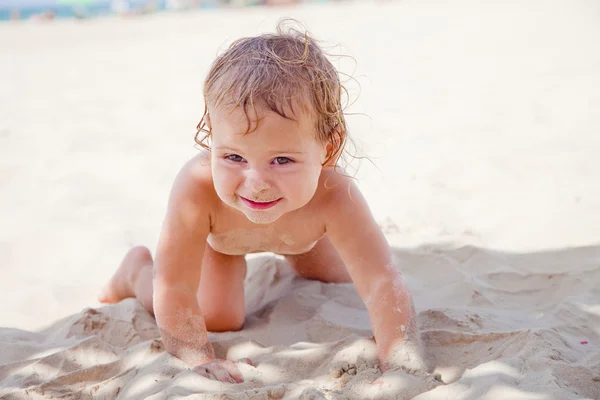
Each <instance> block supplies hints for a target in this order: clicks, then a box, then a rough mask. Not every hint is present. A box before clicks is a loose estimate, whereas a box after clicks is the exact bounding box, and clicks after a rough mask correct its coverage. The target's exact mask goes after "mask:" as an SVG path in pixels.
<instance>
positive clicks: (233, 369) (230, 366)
mask: <svg viewBox="0 0 600 400" xmlns="http://www.w3.org/2000/svg"><path fill="white" fill-rule="evenodd" d="M221 365H222V366H223V367H224V368H225V369H227V372H229V375H230V376H231V377H232V378H233V379H235V381H236V382H237V383H242V382H244V377H243V376H242V373H241V372H240V370H239V369H238V367H237V366H236V365H235V364H234V363H232V362H231V361H225V362H223V364H221Z"/></svg>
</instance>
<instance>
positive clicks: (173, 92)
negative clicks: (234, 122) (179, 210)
mask: <svg viewBox="0 0 600 400" xmlns="http://www.w3.org/2000/svg"><path fill="white" fill-rule="evenodd" d="M280 16H294V17H296V18H299V19H301V20H303V21H304V22H306V23H307V25H308V27H309V28H310V29H311V30H312V31H313V33H314V34H315V35H316V36H317V37H319V38H320V39H323V40H324V41H325V42H326V44H328V45H331V46H334V45H336V44H338V43H339V44H341V47H334V48H332V51H335V52H343V53H346V54H349V55H351V56H353V57H354V58H355V60H356V65H354V63H353V62H352V60H349V59H344V60H341V61H340V64H339V65H340V67H341V68H342V69H343V70H344V71H346V72H348V73H352V74H353V75H354V76H355V77H356V79H357V80H358V82H359V83H360V85H361V88H362V91H361V95H360V97H359V98H358V100H357V102H356V103H355V104H354V105H353V106H352V108H351V109H350V111H352V112H354V113H356V115H352V116H350V117H349V124H350V127H351V129H352V130H351V133H352V134H353V136H354V138H355V141H356V143H357V145H358V146H359V147H360V150H361V152H360V153H358V154H359V155H361V154H363V153H364V154H367V155H369V156H370V157H371V160H372V161H373V164H371V163H369V162H368V161H363V162H362V163H361V164H360V169H359V171H358V173H357V178H358V179H359V185H360V187H361V189H362V190H363V191H364V193H365V196H366V198H367V200H368V201H369V203H370V204H371V206H372V210H373V213H374V215H375V217H376V218H377V220H378V221H380V222H381V225H382V229H383V230H384V232H385V233H386V236H387V238H388V240H389V242H390V244H391V245H392V246H393V247H394V254H395V256H396V259H397V264H398V266H399V268H400V269H401V270H402V272H403V273H404V275H405V279H406V282H407V284H408V286H409V288H410V290H411V291H412V293H413V295H414V300H415V305H416V308H417V312H418V314H419V332H420V334H421V336H422V339H423V343H424V345H425V350H426V354H427V358H428V360H429V361H430V363H431V365H432V367H433V371H432V372H434V373H437V374H439V376H440V379H436V378H435V375H433V374H430V375H416V376H415V375H411V374H407V373H404V372H394V373H390V374H386V375H384V376H383V377H382V376H381V372H380V371H379V370H378V368H377V365H376V363H375V348H374V344H373V342H372V340H371V335H372V333H371V330H370V324H369V319H368V315H367V313H366V311H365V308H364V306H363V304H362V302H361V300H360V298H359V297H358V295H357V294H356V291H355V289H354V288H353V287H352V286H351V285H347V284H338V285H336V284H322V283H318V282H313V281H307V280H303V279H300V278H298V277H295V276H294V275H293V274H292V272H291V271H290V269H289V268H288V266H287V265H286V264H285V262H284V261H282V260H281V259H280V258H279V257H277V256H275V255H272V254H261V255H256V256H253V257H249V260H248V262H249V273H248V277H247V282H246V298H247V320H246V325H245V327H244V330H242V331H240V332H228V333H222V334H211V339H212V340H213V343H214V344H215V348H216V350H217V353H218V355H219V356H221V357H227V358H229V359H232V360H236V359H239V358H243V357H249V358H251V359H252V360H253V362H254V363H255V364H256V367H251V366H247V365H242V366H241V367H240V368H241V370H242V373H243V375H244V378H245V383H243V384H239V385H231V384H225V383H219V382H215V381H210V380H207V379H205V378H203V377H201V376H199V375H197V374H195V373H193V372H192V371H189V370H187V369H186V366H185V365H183V363H182V362H181V361H179V360H178V359H176V358H174V357H172V356H170V355H169V354H168V353H166V352H165V351H164V349H163V346H162V343H161V341H160V338H159V335H158V331H157V328H156V324H155V322H154V319H153V318H152V317H151V316H150V315H149V314H148V313H147V312H146V311H145V310H144V309H143V308H142V307H141V305H140V304H139V303H137V302H136V301H135V300H133V299H127V300H124V301H123V302H121V303H118V304H114V305H110V306H103V305H100V304H98V303H97V301H96V294H97V292H98V290H99V289H100V288H101V286H102V285H103V284H104V282H105V281H106V280H107V279H108V278H109V277H110V276H111V274H112V273H113V271H114V270H115V268H116V267H117V265H118V263H119V262H120V260H121V258H122V257H123V255H124V254H125V252H126V251H127V249H128V248H129V247H130V246H132V245H134V244H145V245H147V246H149V247H150V248H151V249H152V250H153V249H154V246H155V245H156V240H157V236H158V234H159V231H160V225H161V222H162V217H163V214H164V211H165V206H166V201H167V196H168V191H169V188H170V185H171V183H172V180H173V177H174V175H175V174H176V172H177V170H178V169H179V168H180V167H181V165H182V164H183V163H184V162H185V160H186V159H188V158H189V157H191V156H192V155H194V154H195V153H196V152H197V149H195V148H194V146H193V141H192V140H193V134H194V132H195V130H194V127H195V125H196V124H197V122H198V121H199V119H200V117H201V114H202V110H203V104H202V98H201V88H202V80H203V78H204V74H205V73H206V71H207V69H208V66H209V64H210V62H211V60H212V59H213V57H214V55H215V54H216V53H217V52H218V50H219V48H222V47H223V46H226V45H227V44H228V43H230V42H231V41H232V40H234V39H236V38H238V37H240V36H243V35H253V34H256V33H258V32H264V31H268V30H272V28H273V26H274V24H275V21H276V20H277V19H278V17H280ZM599 21H600V6H599V5H598V3H597V2H596V1H593V0H589V1H579V0H571V1H567V0H564V1H542V0H531V1H527V2H523V1H504V2H491V1H485V2H481V1H465V0H458V1H454V2H443V1H433V0H425V1H402V2H385V3H383V2H380V3H361V4H358V3H357V4H352V3H345V4H315V5H306V6H301V7H291V8H278V9H270V10H265V9H259V8H254V9H237V10H205V11H201V12H191V13H179V14H161V15H156V16H148V17H144V18H129V19H127V20H121V19H118V18H106V19H97V20H90V21H83V22H79V21H55V22H53V23H50V24H36V23H30V22H24V23H16V24H5V25H1V26H0V51H1V54H2V59H1V61H0V88H1V89H0V272H1V273H2V275H1V276H2V279H0V304H1V305H0V326H1V327H2V328H0V398H3V399H42V398H44V399H58V398H60V399H87V398H98V399H102V398H104V399H113V398H118V399H146V398H149V399H166V398H173V399H180V398H189V399H276V398H285V399H370V398H373V399H394V398H397V399H408V398H416V399H419V400H424V399H440V400H442V399H444V400H446V399H459V400H463V399H469V400H471V399H557V400H558V399H561V400H562V399H598V398H600V347H599V345H600V290H599V289H598V288H600V157H598V154H600V139H599V136H598V132H599V131H600V113H599V112H598V110H600V97H599V95H598V93H599V92H598V88H600V52H598V50H597V44H598V42H599V41H600V23H598V22H599ZM349 86H350V89H351V94H352V95H353V96H356V95H357V94H358V85H357V84H355V83H352V82H349ZM354 165H355V166H358V165H359V164H358V163H355V164H354Z"/></svg>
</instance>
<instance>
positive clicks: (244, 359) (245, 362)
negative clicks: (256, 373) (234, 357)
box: [237, 358, 255, 367]
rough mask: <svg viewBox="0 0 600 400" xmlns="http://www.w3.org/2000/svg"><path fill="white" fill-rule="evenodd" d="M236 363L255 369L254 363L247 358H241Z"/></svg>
mask: <svg viewBox="0 0 600 400" xmlns="http://www.w3.org/2000/svg"><path fill="white" fill-rule="evenodd" d="M237 362H240V363H244V364H248V365H252V366H253V367H255V365H254V363H253V362H252V360H250V359H249V358H241V359H239V360H238V361H237Z"/></svg>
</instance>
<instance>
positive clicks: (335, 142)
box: [323, 127, 345, 168]
mask: <svg viewBox="0 0 600 400" xmlns="http://www.w3.org/2000/svg"><path fill="white" fill-rule="evenodd" d="M344 134H345V132H343V131H342V130H341V129H340V128H339V127H336V128H334V130H333V132H332V134H331V136H330V137H329V140H327V144H326V145H325V151H326V155H325V160H327V162H326V163H325V164H323V167H324V168H333V167H335V164H336V162H337V160H338V159H339V156H340V154H339V153H340V152H341V151H342V147H343V145H344Z"/></svg>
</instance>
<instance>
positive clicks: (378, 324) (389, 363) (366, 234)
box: [326, 178, 426, 370]
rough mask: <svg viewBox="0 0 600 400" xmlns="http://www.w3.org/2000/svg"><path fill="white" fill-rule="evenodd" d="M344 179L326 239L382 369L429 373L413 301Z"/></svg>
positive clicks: (332, 199)
mask: <svg viewBox="0 0 600 400" xmlns="http://www.w3.org/2000/svg"><path fill="white" fill-rule="evenodd" d="M340 179H341V182H340V184H339V185H337V187H336V188H335V189H334V190H333V193H332V194H331V196H330V198H329V199H328V202H330V203H329V204H328V205H329V206H328V207H327V209H328V215H329V216H328V221H327V227H326V229H327V235H328V236H329V239H330V240H331V242H332V244H333V245H334V247H335V248H336V249H337V251H338V253H339V255H340V257H341V258H342V260H343V261H344V263H345V264H346V267H347V268H348V272H349V273H350V276H351V277H352V280H353V281H354V284H355V286H356V289H357V291H358V293H359V295H360V296H361V298H362V299H363V301H364V303H365V305H366V307H367V310H368V312H369V316H370V318H371V326H372V328H373V334H374V335H375V340H376V342H377V349H378V355H379V360H380V363H381V368H382V370H388V369H391V368H405V369H410V370H422V369H426V367H425V364H424V361H423V357H422V354H421V347H420V344H419V339H418V335H417V324H416V315H415V310H414V306H413V302H412V298H411V295H410V293H409V292H408V289H407V288H406V286H405V284H404V282H403V279H402V275H401V274H400V271H399V270H398V269H397V267H396V266H395V265H394V263H393V259H392V253H391V250H390V248H389V246H388V244H387V241H386V239H385V237H384V235H383V233H382V232H381V229H380V228H379V226H378V225H377V223H376V222H375V220H374V219H373V216H372V215H371V212H370V210H369V207H368V205H367V203H366V201H365V199H364V198H363V196H362V194H361V193H360V191H359V189H358V188H357V187H356V185H355V184H354V183H353V182H352V181H351V180H350V179H348V178H340ZM349 216H351V217H349ZM357 227H360V228H359V229H357Z"/></svg>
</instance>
